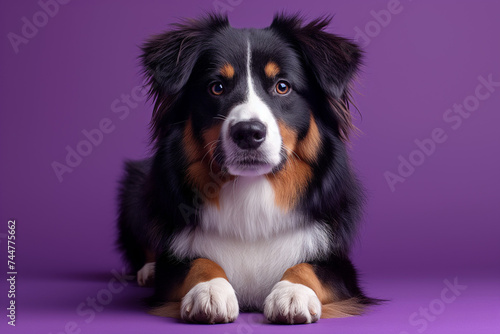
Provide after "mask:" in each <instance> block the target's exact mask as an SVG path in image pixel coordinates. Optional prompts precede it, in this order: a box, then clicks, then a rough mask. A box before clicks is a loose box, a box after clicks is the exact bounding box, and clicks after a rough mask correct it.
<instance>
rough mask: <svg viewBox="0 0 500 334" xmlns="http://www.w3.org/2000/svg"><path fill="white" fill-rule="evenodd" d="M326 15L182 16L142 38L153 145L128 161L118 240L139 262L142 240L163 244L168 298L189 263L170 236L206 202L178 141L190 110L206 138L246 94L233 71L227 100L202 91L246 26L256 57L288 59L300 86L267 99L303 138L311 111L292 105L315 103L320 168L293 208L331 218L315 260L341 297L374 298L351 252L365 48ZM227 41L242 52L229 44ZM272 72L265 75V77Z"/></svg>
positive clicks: (162, 280) (161, 271)
mask: <svg viewBox="0 0 500 334" xmlns="http://www.w3.org/2000/svg"><path fill="white" fill-rule="evenodd" d="M328 23H329V19H319V20H315V21H312V22H311V23H309V24H306V25H304V24H303V22H302V20H301V19H300V18H299V17H298V16H285V15H278V16H276V17H275V19H274V21H273V22H272V24H271V26H270V27H269V28H266V29H262V30H255V29H251V30H249V29H243V30H237V29H233V28H231V27H230V26H229V23H228V20H227V18H225V17H221V16H217V15H210V16H208V17H206V18H204V19H201V20H193V21H189V22H185V23H183V24H179V25H177V26H176V27H175V29H174V30H172V31H169V32H166V33H164V34H161V35H158V36H155V37H153V38H152V39H150V40H149V41H148V42H147V43H146V44H145V45H144V47H143V49H142V50H143V54H142V63H143V66H144V73H145V76H146V78H147V80H148V83H149V85H150V87H151V88H150V94H151V97H152V98H153V99H154V101H155V106H154V113H153V118H152V123H151V126H152V138H153V141H154V143H155V148H154V154H153V157H152V158H151V159H148V160H144V161H137V162H129V163H127V165H126V169H125V176H124V178H123V180H122V183H121V184H122V186H121V191H120V198H119V200H120V216H119V221H118V227H119V231H120V232H119V240H118V244H119V245H120V247H121V250H122V251H123V253H124V257H125V259H126V261H127V263H129V265H130V267H131V269H132V270H134V271H137V270H138V269H140V268H141V267H142V265H143V264H144V262H145V255H144V254H145V251H146V250H151V251H153V252H154V253H156V254H157V256H158V258H157V269H156V289H155V291H156V293H155V296H156V299H157V301H162V300H166V299H167V298H168V297H167V296H169V295H170V294H171V289H173V288H174V287H175V286H176V283H179V282H180V281H182V278H183V277H184V275H185V274H186V273H187V270H188V269H189V263H190V262H189V260H188V259H178V258H175V257H174V256H173V255H172V254H170V253H169V251H168V248H167V247H166V245H168V244H169V242H170V240H171V238H172V237H173V236H174V235H175V234H176V232H177V231H179V230H180V229H181V228H183V227H185V226H189V225H191V226H195V225H196V224H197V213H198V212H199V209H200V208H201V206H202V205H203V202H204V198H203V195H202V194H199V193H198V191H196V190H194V189H193V187H191V186H190V185H189V184H188V183H187V181H186V174H185V173H186V167H187V161H186V156H185V155H184V153H183V148H182V144H181V139H182V137H183V130H184V127H185V124H186V121H187V120H188V118H190V117H191V118H192V119H193V131H194V134H195V137H196V138H200V136H201V133H202V131H203V130H204V129H207V128H209V127H210V126H212V125H213V124H215V122H217V121H216V120H214V117H215V116H217V115H218V114H221V111H227V110H229V109H230V107H231V106H232V105H234V104H236V103H237V102H238V101H241V99H242V98H243V95H244V92H243V91H241V89H240V88H239V87H237V86H234V87H233V86H231V85H233V82H231V81H227V82H226V81H225V82H224V83H225V85H227V87H229V88H231V89H232V92H233V93H232V95H231V96H229V97H228V98H227V99H225V100H224V101H221V100H215V99H213V98H212V97H210V96H209V95H208V94H204V95H203V94H200V93H199V92H200V91H203V90H205V89H206V87H207V86H208V85H209V83H210V82H212V81H214V80H215V79H214V78H215V77H216V73H213V72H210V71H209V70H207V69H210V68H214V69H215V68H216V67H217V66H216V65H220V64H219V62H220V61H221V60H222V59H223V58H224V59H227V57H229V59H230V61H231V63H232V64H236V65H237V64H239V63H240V62H239V61H238V59H239V58H241V57H244V55H245V53H246V42H244V41H245V40H244V39H242V36H249V38H250V39H251V40H252V43H253V44H255V45H257V46H256V49H257V51H256V52H255V55H254V57H255V61H267V60H268V57H269V55H272V56H273V57H275V58H276V61H277V62H280V63H283V62H285V63H286V64H288V65H287V66H285V68H288V69H290V70H289V73H287V75H288V78H289V80H290V81H291V82H292V83H293V87H294V95H293V96H291V97H290V100H287V101H284V100H279V101H276V100H273V99H272V98H271V97H270V98H269V99H268V100H267V101H266V103H268V104H269V105H270V107H271V108H272V109H273V112H276V117H278V118H280V119H282V120H283V121H284V122H285V123H286V124H287V125H289V126H290V127H291V128H293V129H294V130H295V131H297V133H298V134H299V139H300V138H302V137H303V136H305V134H306V133H307V130H308V127H309V115H308V114H306V113H303V112H302V113H294V112H290V110H307V109H310V110H312V112H313V114H314V117H315V120H316V122H317V125H318V128H319V131H320V134H321V137H322V146H321V148H320V154H319V157H318V160H317V161H315V162H313V163H312V164H311V166H312V168H313V175H314V178H313V180H312V182H311V183H310V184H309V186H308V189H307V191H306V193H305V194H304V195H303V197H302V199H301V200H300V203H299V204H298V208H297V209H298V210H299V211H301V212H303V213H305V214H306V215H307V216H309V217H311V218H312V219H314V220H319V221H324V222H327V224H328V225H329V226H330V228H331V230H332V234H331V239H332V241H333V242H332V244H333V245H335V246H334V247H333V248H332V249H331V251H330V253H329V254H328V255H327V256H326V257H325V258H324V259H319V260H317V261H313V262H312V264H313V266H314V269H315V271H316V273H317V275H318V277H319V278H320V279H321V280H322V281H323V282H325V284H328V285H330V286H332V287H334V289H335V291H338V293H339V296H340V297H341V298H345V299H348V298H353V297H355V298H357V299H358V300H360V301H362V302H363V303H366V304H370V303H373V302H375V300H373V299H370V298H368V297H366V296H365V295H364V294H363V292H362V291H361V289H360V287H359V285H358V279H357V274H356V270H355V268H354V266H353V265H352V263H351V261H350V260H349V256H348V254H349V249H350V245H351V241H352V239H353V235H354V233H355V231H356V226H357V223H358V221H359V218H360V215H361V204H362V200H363V196H362V191H361V187H360V185H359V183H358V181H357V179H356V177H355V175H354V173H353V172H352V168H351V166H350V162H349V159H348V156H347V152H346V144H345V142H346V140H347V139H348V135H349V132H350V130H351V129H352V128H353V126H352V123H351V116H350V113H349V111H348V105H349V100H350V92H349V83H350V82H351V80H352V78H353V76H354V75H355V73H356V71H357V70H358V68H359V66H360V62H361V56H362V52H361V50H360V49H359V48H358V47H357V46H356V45H355V44H354V43H352V42H350V41H348V40H347V39H344V38H341V37H339V36H336V35H333V34H330V33H327V32H325V31H324V28H325V27H326V26H327V25H328ZM228 44H231V45H232V46H233V47H232V49H233V50H234V49H239V50H240V52H239V53H238V52H235V53H234V54H230V55H228V54H224V50H225V46H226V45H228ZM222 55H223V56H224V57H222ZM260 56H262V59H261V60H260V59H259V57H260ZM238 70H239V69H238V68H237V69H236V72H237V73H238ZM217 80H220V79H217ZM266 80H268V79H266V78H262V82H266ZM269 84H272V83H269ZM266 87H267V86H266V85H264V86H263V87H262V89H263V90H265V89H266ZM222 113H223V112H222ZM219 162H221V161H219ZM219 177H221V178H225V177H227V175H224V173H222V174H221V175H219Z"/></svg>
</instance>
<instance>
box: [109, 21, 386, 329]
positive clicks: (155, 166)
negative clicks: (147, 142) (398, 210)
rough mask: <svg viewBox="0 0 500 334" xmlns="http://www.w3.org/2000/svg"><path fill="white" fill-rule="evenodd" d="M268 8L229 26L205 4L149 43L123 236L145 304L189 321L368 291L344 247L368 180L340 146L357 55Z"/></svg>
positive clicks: (300, 316)
mask: <svg viewBox="0 0 500 334" xmlns="http://www.w3.org/2000/svg"><path fill="white" fill-rule="evenodd" d="M329 21H330V20H329V19H328V18H320V19H317V20H314V21H312V22H308V23H305V22H304V21H303V20H302V19H301V18H300V17H299V16H289V15H284V14H281V15H277V16H276V17H275V18H274V20H273V22H272V23H271V25H270V26H269V27H267V28H265V29H235V28H232V27H231V26H230V25H229V22H228V19H227V18H226V17H223V16H220V15H208V16H206V17H204V18H202V19H199V20H188V21H185V22H184V23H181V24H177V25H175V26H174V27H173V28H172V30H170V31H167V32H165V33H162V34H159V35H157V36H154V37H152V38H151V39H149V40H148V41H147V42H146V43H145V44H144V45H143V47H142V55H141V61H142V65H143V68H144V73H145V77H146V79H147V83H148V85H149V86H150V94H151V97H152V99H153V100H154V112H153V116H152V121H151V129H152V140H153V143H154V148H153V151H152V152H153V153H152V156H151V157H150V158H149V159H146V160H142V161H129V162H127V163H126V167H125V170H126V171H125V176H124V178H123V180H122V183H121V190H120V212H119V220H118V229H119V240H118V243H119V245H120V248H121V250H122V251H123V254H124V258H125V259H126V261H127V263H128V264H129V265H130V267H131V269H132V270H133V271H134V272H136V273H137V279H138V282H139V284H140V285H144V284H147V283H148V282H153V281H154V283H152V284H154V287H155V288H154V289H155V293H154V302H155V303H156V307H155V308H154V309H153V310H152V313H154V314H158V315H163V316H178V317H180V318H182V319H184V320H185V321H189V322H198V323H225V322H232V321H234V320H235V319H236V318H237V316H238V314H239V312H240V311H260V312H263V313H264V314H265V316H266V318H267V319H268V320H269V321H271V322H275V323H288V324H298V323H312V322H316V321H318V319H320V318H321V317H338V316H347V315H354V314H359V313H361V312H362V311H363V309H364V308H365V306H367V305H370V304H373V303H376V302H377V300H375V299H372V298H368V297H367V296H365V294H364V293H363V292H362V290H361V288H360V287H359V284H358V278H357V273H356V269H355V268H354V266H353V264H352V263H351V261H350V259H349V248H350V245H351V241H352V239H353V235H354V233H355V231H356V225H357V223H358V221H359V219H360V213H361V203H362V192H361V189H360V185H359V183H358V180H357V179H356V176H355V175H354V173H353V170H352V168H351V164H350V162H349V158H348V154H347V149H346V143H347V141H348V138H349V134H350V133H351V132H352V130H353V128H354V127H353V124H352V119H351V113H350V111H349V102H350V83H351V81H352V79H353V77H354V76H355V74H356V72H357V70H358V68H359V66H360V62H361V57H362V52H361V51H360V49H359V48H358V46H357V45H356V44H354V43H353V42H352V41H349V40H348V39H345V38H342V37H339V36H337V35H334V34H331V33H329V32H327V31H325V28H326V27H327V25H328V24H329Z"/></svg>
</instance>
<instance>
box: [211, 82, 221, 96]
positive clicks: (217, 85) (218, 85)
mask: <svg viewBox="0 0 500 334" xmlns="http://www.w3.org/2000/svg"><path fill="white" fill-rule="evenodd" d="M210 91H211V92H212V94H214V95H217V96H219V95H221V94H222V93H224V86H223V85H222V83H220V82H216V83H214V84H213V85H212V88H211V89H210Z"/></svg>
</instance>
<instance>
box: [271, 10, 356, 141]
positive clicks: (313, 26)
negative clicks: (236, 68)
mask: <svg viewBox="0 0 500 334" xmlns="http://www.w3.org/2000/svg"><path fill="white" fill-rule="evenodd" d="M330 21H331V18H330V17H326V18H320V19H316V20H314V21H311V22H310V23H308V24H306V25H303V21H302V19H301V18H300V17H299V16H298V15H295V16H285V15H283V14H281V15H277V16H275V17H274V20H273V23H272V24H271V27H270V28H271V29H273V30H275V31H277V32H278V33H279V34H280V35H281V36H283V37H285V38H286V39H287V40H288V41H289V42H290V43H291V44H292V45H293V46H294V47H295V48H296V49H297V50H298V52H299V53H300V54H301V56H302V58H303V61H304V62H305V65H306V66H307V68H309V69H310V70H311V72H312V74H313V76H314V77H315V80H316V81H317V82H318V84H319V86H320V87H321V88H322V89H323V91H324V92H325V94H326V95H327V96H328V99H329V102H330V104H331V106H332V108H333V109H334V112H335V114H336V116H337V119H338V125H339V133H340V136H341V137H342V139H344V140H347V139H348V136H349V132H350V130H352V129H353V128H354V126H353V124H352V117H351V114H350V112H349V110H348V107H349V102H350V90H349V85H350V82H351V80H352V79H353V77H354V75H355V74H356V72H357V71H358V69H359V67H360V65H361V57H362V51H361V50H360V49H359V47H358V46H357V45H356V44H354V43H353V42H351V41H349V40H348V39H346V38H343V37H340V36H337V35H334V34H331V33H328V32H326V31H324V29H325V27H326V26H328V24H329V23H330Z"/></svg>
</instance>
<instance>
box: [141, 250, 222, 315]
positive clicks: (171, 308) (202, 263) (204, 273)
mask: <svg viewBox="0 0 500 334" xmlns="http://www.w3.org/2000/svg"><path fill="white" fill-rule="evenodd" d="M219 277H222V278H225V279H227V276H226V273H225V272H224V269H222V267H221V266H219V265H218V264H217V263H215V262H213V261H211V260H208V259H196V260H194V261H193V262H191V268H190V269H189V272H188V274H187V275H186V278H185V279H184V281H183V282H182V284H181V286H179V287H178V288H177V289H176V291H175V292H174V293H173V295H172V296H170V297H169V302H167V303H165V304H163V305H162V306H159V307H156V308H154V309H152V310H151V311H150V312H149V313H150V314H152V315H156V316H160V317H170V318H180V316H181V314H180V306H181V303H180V301H181V300H182V298H183V297H184V296H185V295H186V294H187V293H188V292H189V290H191V289H192V288H193V287H194V286H195V285H196V284H198V283H202V282H207V281H210V280H211V279H214V278H219Z"/></svg>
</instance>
